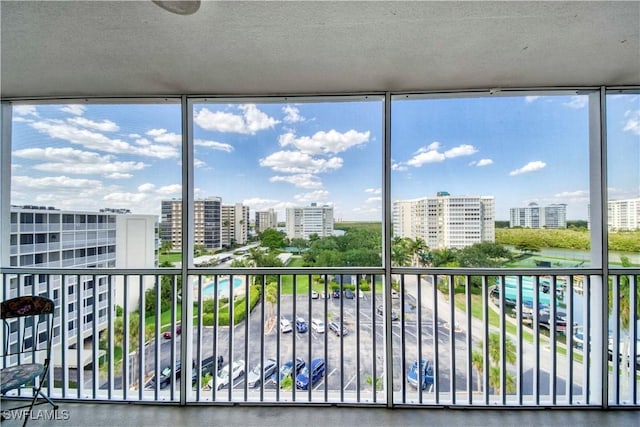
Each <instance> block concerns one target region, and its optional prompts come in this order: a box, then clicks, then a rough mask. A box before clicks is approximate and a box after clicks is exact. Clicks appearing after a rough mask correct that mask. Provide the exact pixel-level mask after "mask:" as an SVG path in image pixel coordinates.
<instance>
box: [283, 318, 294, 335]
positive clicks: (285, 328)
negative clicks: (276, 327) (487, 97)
mask: <svg viewBox="0 0 640 427" xmlns="http://www.w3.org/2000/svg"><path fill="white" fill-rule="evenodd" d="M291 331H293V329H291V322H289V320H288V319H286V318H284V317H281V318H280V332H283V333H287V332H291Z"/></svg>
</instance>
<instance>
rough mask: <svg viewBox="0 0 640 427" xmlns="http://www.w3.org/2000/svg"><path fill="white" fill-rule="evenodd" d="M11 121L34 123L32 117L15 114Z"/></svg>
mask: <svg viewBox="0 0 640 427" xmlns="http://www.w3.org/2000/svg"><path fill="white" fill-rule="evenodd" d="M11 121H12V122H14V123H33V120H32V119H27V118H26V117H20V116H13V117H12V118H11Z"/></svg>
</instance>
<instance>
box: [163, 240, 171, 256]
mask: <svg viewBox="0 0 640 427" xmlns="http://www.w3.org/2000/svg"><path fill="white" fill-rule="evenodd" d="M171 249H173V243H171V240H163V241H162V244H161V245H160V253H161V254H163V255H166V254H168V253H169V252H171Z"/></svg>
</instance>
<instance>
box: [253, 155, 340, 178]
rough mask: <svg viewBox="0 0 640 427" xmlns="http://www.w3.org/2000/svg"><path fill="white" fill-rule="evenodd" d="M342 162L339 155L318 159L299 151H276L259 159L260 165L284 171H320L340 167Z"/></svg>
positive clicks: (314, 172) (311, 172)
mask: <svg viewBox="0 0 640 427" xmlns="http://www.w3.org/2000/svg"><path fill="white" fill-rule="evenodd" d="M342 163H343V162H342V159H341V158H340V157H332V158H330V159H318V158H313V157H311V156H310V155H309V154H307V153H302V152H300V151H277V152H275V153H273V154H270V155H269V156H267V157H265V158H264V159H260V166H265V167H269V168H271V169H273V170H274V171H276V172H284V173H310V174H316V173H322V172H327V171H330V170H335V169H340V168H341V167H342Z"/></svg>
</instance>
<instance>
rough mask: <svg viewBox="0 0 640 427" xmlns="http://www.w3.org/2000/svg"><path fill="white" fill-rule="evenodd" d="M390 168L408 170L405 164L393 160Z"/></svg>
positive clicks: (399, 170)
mask: <svg viewBox="0 0 640 427" xmlns="http://www.w3.org/2000/svg"><path fill="white" fill-rule="evenodd" d="M391 170H392V171H398V172H402V171H406V170H408V168H407V167H406V166H405V165H403V164H402V163H399V162H395V163H392V164H391Z"/></svg>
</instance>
